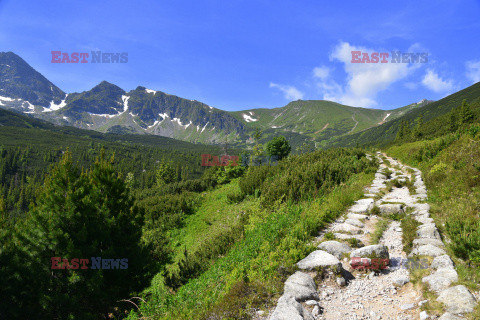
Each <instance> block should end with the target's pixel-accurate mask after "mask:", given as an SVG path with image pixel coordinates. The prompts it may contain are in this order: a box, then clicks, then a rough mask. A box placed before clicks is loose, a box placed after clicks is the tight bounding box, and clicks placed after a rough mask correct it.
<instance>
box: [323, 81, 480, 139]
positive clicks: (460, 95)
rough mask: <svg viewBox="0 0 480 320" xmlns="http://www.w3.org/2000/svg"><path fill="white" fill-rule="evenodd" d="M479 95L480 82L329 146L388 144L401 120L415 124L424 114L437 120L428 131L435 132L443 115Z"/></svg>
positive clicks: (429, 118)
mask: <svg viewBox="0 0 480 320" xmlns="http://www.w3.org/2000/svg"><path fill="white" fill-rule="evenodd" d="M479 97H480V82H478V83H476V84H474V85H472V86H470V87H468V88H465V89H463V90H460V91H458V92H456V93H454V94H451V95H449V96H447V97H445V98H443V99H441V100H438V101H435V102H432V103H430V104H428V105H426V106H424V107H422V108H417V109H413V110H411V111H410V112H407V113H405V114H404V115H403V116H401V117H399V118H397V119H394V120H392V121H389V122H386V123H384V124H383V125H381V126H377V127H374V128H371V129H368V130H365V131H362V132H358V133H355V134H352V135H350V136H345V137H339V138H338V139H334V140H333V141H332V142H331V143H330V144H329V145H328V146H329V147H331V146H334V147H335V146H337V147H338V146H344V147H352V146H355V145H356V144H357V143H358V144H360V145H378V144H383V145H385V144H388V143H389V142H390V141H392V140H394V139H395V135H396V133H397V130H398V128H399V127H400V123H401V121H403V120H407V121H409V122H410V123H411V124H413V122H414V121H415V120H416V119H417V118H418V117H419V116H420V115H423V118H424V122H427V121H429V120H433V121H436V123H437V126H431V127H430V130H431V132H428V134H433V133H435V131H437V130H438V128H439V127H442V126H443V125H444V124H445V123H444V119H443V118H442V117H441V116H442V115H445V114H447V113H448V112H449V111H450V110H452V109H453V108H455V107H457V106H459V105H461V103H462V101H463V100H464V99H465V100H467V102H468V103H473V102H474V101H478V99H479Z"/></svg>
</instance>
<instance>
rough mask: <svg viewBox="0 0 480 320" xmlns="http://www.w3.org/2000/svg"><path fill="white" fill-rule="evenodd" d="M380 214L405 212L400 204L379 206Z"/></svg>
mask: <svg viewBox="0 0 480 320" xmlns="http://www.w3.org/2000/svg"><path fill="white" fill-rule="evenodd" d="M378 208H379V209H380V214H396V213H402V212H403V205H402V204H400V203H387V204H381V205H380V206H378Z"/></svg>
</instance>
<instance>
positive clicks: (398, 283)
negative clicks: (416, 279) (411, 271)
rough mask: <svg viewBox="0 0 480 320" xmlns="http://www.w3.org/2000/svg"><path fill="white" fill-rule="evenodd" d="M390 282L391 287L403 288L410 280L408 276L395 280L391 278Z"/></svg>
mask: <svg viewBox="0 0 480 320" xmlns="http://www.w3.org/2000/svg"><path fill="white" fill-rule="evenodd" d="M392 282H393V285H394V286H397V287H401V286H403V285H404V284H406V283H408V282H410V278H409V277H408V276H402V275H400V276H398V277H396V278H393V279H392Z"/></svg>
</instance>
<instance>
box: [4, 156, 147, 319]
mask: <svg viewBox="0 0 480 320" xmlns="http://www.w3.org/2000/svg"><path fill="white" fill-rule="evenodd" d="M112 163H113V157H112V159H110V161H108V160H106V159H105V153H104V150H102V151H101V153H100V156H99V158H98V159H97V161H96V162H95V164H94V166H93V168H92V169H91V170H87V171H85V170H82V171H80V170H79V169H78V168H77V167H76V166H75V165H74V164H73V162H72V159H71V155H70V153H69V152H66V153H65V154H64V156H63V158H62V160H61V161H60V163H59V164H58V165H57V166H55V167H54V168H53V170H52V171H51V173H50V175H49V176H48V177H47V178H46V180H45V186H44V188H43V189H42V191H41V192H40V194H39V197H38V201H37V203H38V205H37V206H36V207H35V208H33V209H32V210H31V211H30V212H29V214H28V217H27V219H26V220H25V221H24V223H22V224H20V225H19V227H18V230H17V235H16V238H17V240H16V241H15V242H16V243H17V244H18V245H19V246H18V248H17V249H18V250H17V252H16V257H17V258H16V259H14V260H13V261H20V265H21V266H22V269H20V270H19V271H18V273H20V274H21V277H20V278H21V279H22V280H21V281H20V283H15V285H19V288H21V289H19V292H13V293H11V295H12V297H11V299H12V300H13V301H16V304H15V307H16V309H15V310H11V312H10V313H11V314H15V315H16V316H17V317H19V316H22V315H24V316H23V318H28V315H31V314H35V315H36V318H37V319H87V318H98V317H99V316H100V315H102V314H106V313H107V312H110V311H112V310H113V307H114V306H116V302H117V301H118V300H120V299H121V298H125V297H128V296H129V294H130V293H131V292H134V291H137V292H138V291H139V290H141V289H142V286H143V285H145V278H144V277H145V275H146V272H145V271H146V270H145V268H148V266H149V261H148V260H147V259H146V257H147V254H146V251H145V249H144V248H143V247H142V246H141V245H140V239H141V225H142V218H141V212H140V211H139V209H138V208H137V207H136V206H135V205H134V200H133V198H132V197H131V196H130V194H129V189H128V188H127V186H126V185H125V182H124V180H123V179H122V178H121V177H120V175H119V174H118V173H117V172H116V171H115V169H114V167H113V165H112ZM52 257H61V258H65V259H69V260H70V261H71V259H73V258H78V259H89V260H92V257H101V258H102V259H123V258H126V259H128V268H127V269H115V270H91V269H89V270H81V269H67V270H63V269H62V270H52V269H51V258H52ZM89 266H91V264H89ZM152 271H153V270H152ZM17 282H18V281H17ZM19 302H20V303H19ZM117 306H118V305H117ZM123 306H124V305H123ZM12 308H14V307H12Z"/></svg>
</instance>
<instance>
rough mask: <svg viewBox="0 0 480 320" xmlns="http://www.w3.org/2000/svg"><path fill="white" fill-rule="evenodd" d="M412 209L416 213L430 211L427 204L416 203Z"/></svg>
mask: <svg viewBox="0 0 480 320" xmlns="http://www.w3.org/2000/svg"><path fill="white" fill-rule="evenodd" d="M414 207H415V209H417V210H418V211H422V210H425V211H430V205H429V204H428V203H416V204H415V205H414Z"/></svg>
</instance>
